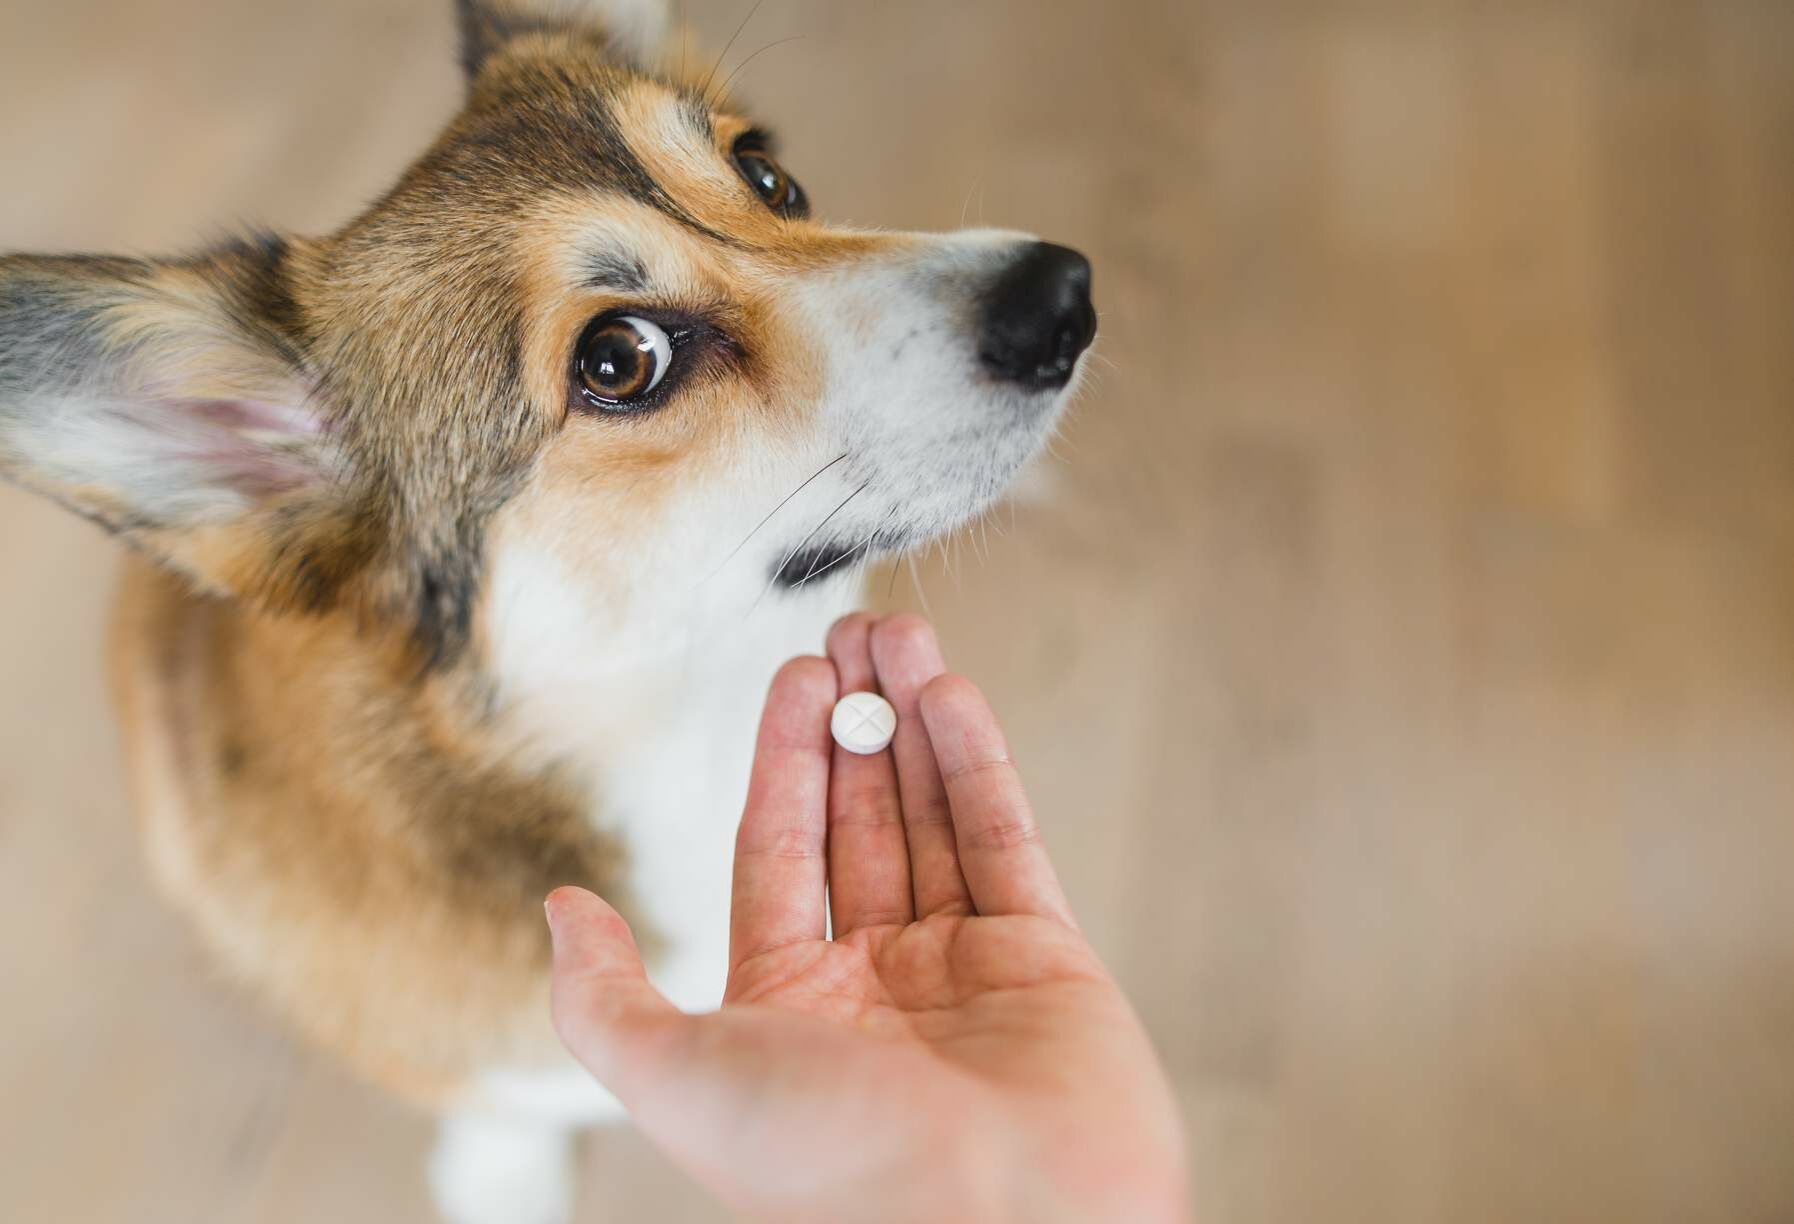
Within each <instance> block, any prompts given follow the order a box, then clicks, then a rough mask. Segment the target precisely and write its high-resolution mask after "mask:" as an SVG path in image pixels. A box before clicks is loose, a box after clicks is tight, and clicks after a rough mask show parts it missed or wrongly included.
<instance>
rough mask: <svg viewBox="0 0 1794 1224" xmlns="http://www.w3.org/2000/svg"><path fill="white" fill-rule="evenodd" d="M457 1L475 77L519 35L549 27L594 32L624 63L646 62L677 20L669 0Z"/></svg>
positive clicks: (465, 54)
mask: <svg viewBox="0 0 1794 1224" xmlns="http://www.w3.org/2000/svg"><path fill="white" fill-rule="evenodd" d="M455 7H456V9H457V11H458V12H459V14H460V18H461V62H462V65H463V66H464V67H465V68H466V69H467V75H468V78H469V79H470V80H471V79H472V78H474V77H477V76H479V74H480V69H481V68H483V67H484V66H485V64H486V61H487V60H488V59H490V58H491V57H492V56H493V55H494V54H495V53H496V52H498V51H500V50H502V49H503V47H504V45H505V44H506V43H508V42H510V41H511V40H512V39H513V38H517V37H520V36H522V35H524V34H539V33H543V32H560V33H576V34H586V35H590V36H592V37H594V38H596V39H599V40H601V41H602V42H603V43H604V45H605V47H606V49H607V50H608V51H609V52H610V54H612V55H613V56H615V57H616V58H617V59H618V60H620V61H622V62H623V63H626V64H629V65H631V66H633V67H637V68H642V67H646V66H648V65H649V64H651V63H652V62H653V60H654V57H655V56H656V55H657V54H658V53H659V51H660V49H661V47H662V46H663V45H664V43H665V42H666V37H667V30H668V28H669V26H670V24H671V16H670V14H669V13H668V10H667V3H666V0H455Z"/></svg>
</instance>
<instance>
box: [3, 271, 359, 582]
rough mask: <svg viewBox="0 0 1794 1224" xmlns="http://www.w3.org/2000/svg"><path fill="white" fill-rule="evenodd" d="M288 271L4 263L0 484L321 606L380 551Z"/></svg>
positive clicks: (178, 562) (190, 565)
mask: <svg viewBox="0 0 1794 1224" xmlns="http://www.w3.org/2000/svg"><path fill="white" fill-rule="evenodd" d="M286 262H287V246H286V244H285V243H283V242H281V241H279V240H277V239H265V240H260V241H257V242H245V243H239V244H236V245H233V246H231V247H229V248H226V249H223V250H220V251H217V252H214V253H212V254H210V255H207V256H205V257H203V258H198V259H192V260H183V261H178V262H168V263H151V262H147V261H139V260H129V259H97V258H40V257H31V256H17V257H8V258H0V475H4V476H6V477H8V478H10V479H12V480H14V481H16V482H18V483H19V484H21V485H24V486H26V487H28V488H31V489H33V490H36V491H37V492H40V493H43V494H44V495H46V496H48V497H50V498H52V499H54V500H56V501H58V502H60V503H62V504H63V505H65V506H67V507H69V508H70V509H72V510H74V511H76V512H77V513H79V514H82V515H84V516H86V517H87V518H90V519H93V520H94V521H96V522H98V523H100V524H101V525H103V526H104V527H106V528H107V529H109V530H111V531H113V532H116V533H118V534H119V535H121V536H123V537H124V538H126V539H127V540H128V541H130V542H131V543H132V544H134V545H136V546H137V547H139V548H141V549H143V550H145V551H147V552H149V553H152V554H154V555H156V556H157V557H159V558H161V559H162V560H164V561H165V562H167V563H170V564H172V565H173V566H175V567H176V568H178V569H181V570H184V571H185V572H187V573H188V574H189V575H191V576H193V577H194V578H196V579H198V580H199V581H200V582H201V583H203V584H204V585H206V586H208V587H209V588H211V589H214V590H217V591H222V592H227V593H231V594H235V595H239V596H243V597H247V598H251V599H256V600H258V601H262V602H266V603H269V604H272V605H276V606H294V605H306V606H320V605H322V604H324V603H327V602H329V600H330V599H331V598H332V597H333V596H334V595H335V594H336V593H337V591H338V589H339V588H340V587H341V585H342V584H343V583H344V582H345V581H346V580H347V579H348V578H349V577H350V576H352V575H353V573H355V572H358V571H359V570H360V569H361V568H362V567H363V565H364V564H365V563H366V561H367V560H368V559H369V557H370V556H371V555H372V551H373V550H372V547H371V544H370V543H369V542H368V541H366V540H364V539H363V538H362V537H363V536H364V535H365V534H366V532H367V531H368V526H367V522H368V520H367V518H366V516H364V515H357V514H356V513H354V511H353V509H352V498H351V495H350V489H351V487H352V485H353V481H352V473H350V472H349V471H348V470H347V465H346V461H345V459H344V457H343V456H342V455H341V454H340V453H339V452H338V450H337V448H336V447H335V446H334V445H333V442H332V437H333V431H332V429H331V425H330V420H329V416H328V413H327V412H326V411H325V407H324V403H323V400H322V398H321V395H320V389H319V388H318V387H317V386H316V385H315V384H314V383H313V381H312V380H311V379H310V378H309V377H308V375H307V372H306V362H305V357H304V344H305V340H304V326H303V324H302V323H301V321H300V319H299V317H298V316H299V312H298V309H297V307H296V306H295V305H294V302H293V298H292V295H291V293H290V291H289V289H288V281H287V277H286V270H285V265H286Z"/></svg>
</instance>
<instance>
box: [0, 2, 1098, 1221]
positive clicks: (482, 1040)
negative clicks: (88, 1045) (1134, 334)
mask: <svg viewBox="0 0 1794 1224" xmlns="http://www.w3.org/2000/svg"><path fill="white" fill-rule="evenodd" d="M458 7H459V20H460V24H461V30H462V37H463V41H462V45H463V53H464V60H465V66H466V70H467V82H468V89H467V96H466V103H465V106H464V108H463V109H462V111H461V112H460V114H459V115H458V116H456V117H455V118H454V119H453V121H452V122H451V123H450V124H449V125H448V127H447V129H446V130H445V131H444V132H443V133H442V135H441V137H440V138H439V139H438V140H437V141H436V142H435V143H434V144H433V145H432V146H431V147H430V148H429V149H427V150H426V151H425V152H424V153H423V155H422V156H421V157H420V158H419V160H417V162H416V163H415V164H413V165H412V166H411V167H410V168H409V169H408V170H406V171H405V173H404V175H403V176H402V177H401V178H400V179H399V181H398V184H397V185H396V186H395V187H393V188H392V190H391V191H389V192H388V193H387V194H386V195H385V196H384V197H382V198H381V199H379V200H378V201H377V202H376V203H374V204H373V205H372V206H371V207H370V208H368V209H367V211H366V212H365V213H363V214H362V215H361V216H359V217H357V218H356V219H355V220H353V221H351V222H350V223H349V224H348V225H347V226H345V227H344V228H343V229H342V230H341V231H340V232H338V233H335V234H332V235H330V236H329V237H324V238H300V237H281V236H276V235H273V234H257V235H255V236H252V237H248V238H245V239H242V240H239V241H234V242H231V243H229V244H227V245H223V246H220V247H218V248H216V249H211V250H207V251H205V252H203V253H200V254H196V255H191V256H187V257H182V258H176V259H169V260H164V261H152V260H144V259H135V258H103V257H93V256H72V257H70V256H60V257H48V256H31V255H19V256H8V257H5V258H0V474H4V475H5V476H6V477H7V478H9V479H10V480H12V481H14V482H16V483H18V484H19V485H22V486H24V487H27V488H29V489H31V490H34V491H36V492H38V493H41V494H42V495H44V496H46V497H49V498H52V499H54V500H55V501H56V502H58V503H60V504H61V505H63V506H65V507H67V508H68V509H69V510H71V511H73V512H74V513H76V514H79V515H82V516H84V517H86V518H88V519H90V520H92V521H93V522H94V523H96V524H98V525H99V526H100V527H102V528H103V529H105V530H106V531H108V532H110V533H112V534H114V535H116V536H117V537H118V538H119V539H120V540H121V541H123V542H124V543H125V544H126V545H128V547H129V555H128V558H127V562H126V565H127V572H126V575H125V578H124V580H123V583H122V589H121V593H120V600H119V606H118V613H117V617H116V621H115V632H114V638H113V652H114V660H115V661H114V675H115V681H116V692H117V701H118V706H119V710H120V715H121V718H122V720H123V724H124V728H125V743H126V748H127V754H128V760H129V768H130V775H131V779H132V790H133V799H134V802H135V804H136V806H137V808H138V811H139V813H140V817H141V825H142V833H143V838H144V842H145V846H146V857H147V859H148V861H149V862H150V864H151V866H152V869H153V871H154V873H155V875H156V876H157V877H158V880H159V882H160V884H161V885H162V887H163V889H164V890H165V892H166V893H167V895H168V897H169V898H171V900H172V902H173V903H174V904H175V905H176V906H177V907H178V908H179V909H180V910H181V911H183V912H184V913H185V914H186V915H187V916H188V917H189V918H190V919H191V921H192V923H193V925H194V927H195V928H196V930H197V931H198V932H199V935H200V936H201V938H202V939H203V941H204V943H205V944H206V945H207V946H208V948H209V950H210V951H211V953H212V954H214V956H215V957H216V959H217V960H218V961H219V962H220V964H221V965H222V966H224V967H225V969H226V970H227V971H228V972H229V973H230V974H231V975H232V976H233V977H234V978H236V979H238V980H240V981H241V982H242V983H244V984H245V985H246V986H247V987H249V988H250V989H251V990H253V991H254V992H255V993H256V994H257V995H259V996H260V997H261V998H262V999H263V1000H265V1002H266V1003H267V1004H268V1005H269V1006H270V1007H271V1008H272V1009H273V1010H274V1011H275V1012H276V1013H278V1014H279V1015H280V1016H281V1017H283V1018H284V1019H285V1021H286V1022H287V1023H288V1024H289V1025H290V1026H291V1027H293V1028H294V1029H295V1030H297V1031H298V1032H299V1033H300V1034H301V1035H303V1037H305V1038H306V1039H308V1040H309V1041H310V1042H312V1043H314V1044H316V1045H317V1046H320V1047H322V1048H324V1049H326V1050H328V1051H331V1052H333V1053H334V1054H335V1055H336V1056H337V1057H339V1058H341V1059H343V1060H345V1061H346V1062H347V1063H348V1064H350V1065H351V1066H352V1067H353V1068H355V1069H356V1070H357V1071H359V1072H360V1073H361V1074H363V1075H364V1076H366V1077H368V1078H370V1079H372V1080H373V1081H375V1082H376V1083H378V1084H380V1085H383V1086H385V1087H386V1088H388V1089H390V1090H391V1091H393V1092H395V1093H398V1094H401V1095H403V1096H405V1097H408V1098H410V1099H412V1100H415V1101H418V1102H421V1103H422V1104H424V1105H425V1106H427V1107H428V1108H430V1109H433V1110H435V1111H438V1112H440V1114H441V1115H442V1127H441V1133H440V1137H439V1140H438V1143H437V1147H436V1149H435V1152H434V1155H433V1156H432V1159H431V1163H430V1170H429V1176H430V1181H431V1186H432V1190H433V1193H434V1195H435V1197H436V1200H437V1202H438V1204H439V1206H440V1209H441V1210H442V1212H443V1214H444V1215H445V1216H446V1217H447V1218H448V1219H450V1220H454V1221H466V1222H470V1224H488V1222H498V1221H505V1222H507V1224H550V1222H552V1221H560V1220H563V1219H565V1218H566V1216H567V1213H568V1211H569V1210H570V1203H571V1195H572V1185H571V1171H570V1170H571V1161H570V1158H571V1153H572V1139H573V1136H574V1135H575V1134H576V1132H577V1130H578V1128H581V1127H584V1126H589V1125H592V1124H594V1123H598V1122H602V1121H605V1120H607V1119H610V1118H613V1117H615V1116H616V1115H617V1113H618V1110H617V1106H616V1104H615V1102H614V1101H613V1100H612V1099H611V1098H609V1097H608V1096H607V1095H606V1094H605V1093H604V1092H603V1091H602V1089H600V1088H599V1087H597V1086H596V1085H594V1084H593V1083H592V1082H591V1081H590V1080H589V1078H588V1077H586V1076H585V1074H584V1073H583V1072H580V1071H578V1070H577V1069H576V1068H575V1067H574V1065H573V1063H572V1062H571V1060H570V1059H568V1058H567V1057H566V1056H565V1055H564V1053H563V1052H562V1051H561V1048H560V1046H559V1043H558V1042H557V1041H556V1039H555V1036H554V1034H553V1032H552V1030H551V1028H550V1025H549V1018H548V968H549V956H548V944H547V936H546V929H545V926H544V923H543V919H542V900H543V897H544V896H545V895H546V894H547V893H548V892H549V891H550V890H551V889H553V888H554V887H556V886H558V885H562V884H569V883H573V884H580V885H584V886H586V887H588V888H591V889H593V890H594V891H596V892H598V893H600V894H601V895H603V896H604V897H606V898H607V899H609V900H610V901H612V902H613V903H615V904H616V905H617V906H618V907H619V908H620V909H622V910H623V911H624V912H625V914H626V915H628V917H629V918H630V920H631V923H632V925H633V926H634V929H635V930H636V932H637V933H638V935H639V936H640V937H641V939H642V942H643V946H644V951H645V952H646V953H647V954H648V957H649V962H650V965H651V967H652V972H653V974H654V976H655V978H656V980H657V982H658V984H659V985H660V986H661V987H662V989H664V990H665V991H666V992H667V993H668V994H669V995H670V996H671V997H672V998H674V999H675V1000H676V1001H677V1002H679V1003H680V1004H681V1005H682V1006H685V1007H688V1008H693V1009H697V1008H708V1007H713V1006H715V1005H716V1004H717V1002H718V1000H719V998H720V994H721V989H722V984H723V978H724V972H725V967H726V952H727V948H726V942H727V927H728V923H727V913H728V906H729V888H730V863H731V850H732V842H733V834H734V827H735V822H736V820H737V818H738V815H739V812H740V805H741V798H742V794H743V792H744V786H745V782H746V777H747V767H748V759H749V753H750V750H751V746H752V739H753V732H754V725H755V720H756V715H757V711H758V708H759V703H760V701H761V699H762V696H763V694H764V691H765V686H766V684H767V682H768V680H769V678H770V677H771V675H772V673H773V671H774V670H775V668H776V667H777V665H778V664H779V663H780V662H781V661H783V660H784V659H786V658H788V657H790V656H791V655H793V654H796V653H800V652H802V651H804V650H813V649H814V648H815V646H816V645H817V644H818V643H819V642H820V641H821V640H822V637H823V634H824V632H825V630H826V627H827V626H828V624H829V623H830V622H831V621H832V620H833V619H834V618H836V617H837V616H838V615H840V614H841V613H843V612H844V611H845V610H847V609H848V608H849V607H850V606H851V605H852V604H853V603H854V602H855V596H856V593H857V585H858V584H857V581H856V578H855V576H856V575H857V574H859V573H861V572H862V569H863V567H864V566H865V565H866V564H867V563H868V562H869V561H872V560H876V559H879V558H886V557H890V556H893V555H895V554H898V553H900V552H901V551H903V550H905V549H909V548H912V547H914V546H916V545H919V544H923V543H926V542H928V541H931V540H933V539H936V538H939V537H941V536H942V535H943V534H945V533H949V532H952V531H954V530H956V529H957V528H958V527H960V526H961V525H963V524H965V523H966V522H968V521H969V520H971V519H972V518H974V517H975V516H977V515H979V514H980V513H982V512H983V511H984V510H985V509H986V508H987V507H989V506H990V505H991V504H992V503H993V501H994V500H995V499H997V498H998V497H1000V496H1001V495H1002V494H1003V492H1004V491H1005V489H1006V487H1007V486H1008V485H1009V484H1010V482H1011V481H1012V480H1013V478H1014V477H1015V476H1016V475H1017V474H1018V472H1019V471H1020V470H1021V468H1022V467H1023V465H1024V464H1025V463H1027V462H1028V461H1029V460H1030V458H1031V457H1033V456H1034V455H1035V453H1036V451H1037V450H1038V449H1040V448H1041V447H1042V446H1043V444H1044V442H1045V441H1046V439H1047V438H1048V435H1049V433H1050V432H1051V430H1052V429H1053V427H1054V424H1055V422H1056V420H1057V418H1058V417H1059V415H1060V413H1061V411H1062V409H1063V407H1064V405H1065V403H1066V400H1067V398H1068V396H1069V395H1070V394H1071V393H1072V391H1073V389H1074V386H1075V384H1076V382H1077V381H1078V377H1079V375H1080V373H1081V370H1082V366H1083V354H1084V353H1085V351H1086V350H1087V349H1088V348H1089V346H1090V344H1091V342H1092V340H1093V338H1094V334H1095V329H1096V315H1095V311H1094V309H1093V307H1092V304H1091V293H1090V281H1091V272H1090V265H1089V264H1088V262H1087V261H1086V260H1085V259H1084V257H1083V256H1081V255H1079V254H1077V253H1076V252H1074V251H1071V250H1068V249H1066V248H1064V247H1059V246H1054V245H1050V244H1047V243H1043V242H1040V241H1038V240H1036V239H1034V238H1033V237H1031V236H1028V235H1023V234H1018V233H1010V232H997V231H990V230H979V231H969V232H958V233H952V234H941V235H924V234H914V233H889V232H875V231H869V230H862V229H844V228H837V227H832V226H829V225H826V224H824V223H822V222H820V221H818V220H816V219H814V218H813V217H812V216H811V212H810V203H809V200H808V198H807V196H806V195H805V193H804V190H803V188H802V187H801V186H800V185H799V183H798V180H797V179H796V178H794V177H793V176H792V174H791V173H790V172H789V171H788V170H787V169H786V168H785V167H784V165H782V164H781V162H780V161H779V159H778V156H777V153H776V145H775V142H774V140H773V138H772V137H771V136H770V135H769V134H768V132H767V131H766V129H764V128H762V127H760V126H757V125H756V124H755V123H754V122H753V121H751V120H750V119H749V118H748V117H747V116H746V115H744V114H742V113H740V112H739V111H738V110H737V109H736V108H735V107H734V106H733V105H731V104H729V103H727V102H726V101H724V100H723V99H720V98H718V97H716V96H713V95H712V94H711V93H710V92H709V90H708V89H707V87H706V84H705V83H704V82H701V81H696V80H685V79H682V78H681V77H680V75H679V74H677V73H673V72H671V71H670V70H667V69H663V68H662V67H661V66H660V60H659V58H658V56H657V51H658V48H659V47H660V46H662V45H663V41H664V39H665V36H666V34H667V27H668V26H669V24H670V22H669V17H668V14H667V12H666V10H665V7H664V5H663V4H662V3H660V2H659V0H460V3H459V6H458Z"/></svg>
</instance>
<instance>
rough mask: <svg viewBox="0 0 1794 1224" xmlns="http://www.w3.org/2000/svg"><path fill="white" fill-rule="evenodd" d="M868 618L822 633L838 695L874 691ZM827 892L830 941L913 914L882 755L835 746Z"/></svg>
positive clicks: (905, 851)
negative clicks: (837, 682) (837, 679)
mask: <svg viewBox="0 0 1794 1224" xmlns="http://www.w3.org/2000/svg"><path fill="white" fill-rule="evenodd" d="M874 623H876V618H875V617H873V616H871V615H869V614H868V613H865V612H856V613H854V614H853V615H852V616H846V617H843V618H841V619H840V620H838V621H836V622H835V626H834V628H832V629H830V630H829V634H828V656H829V658H830V659H832V660H834V664H835V674H836V675H837V676H839V677H840V684H841V692H842V693H843V694H847V693H876V692H877V691H878V681H877V677H876V676H875V675H874V673H873V668H872V645H871V642H872V626H873V624H874ZM828 896H829V913H830V914H831V915H832V916H833V918H834V931H835V938H836V939H839V938H841V937H842V936H843V935H846V934H847V933H849V932H850V931H853V930H855V929H857V928H859V927H865V926H883V925H887V924H891V923H897V924H908V923H910V922H912V921H914V919H915V910H914V908H913V906H912V903H911V899H910V885H909V843H908V842H907V840H906V839H905V837H904V832H903V808H902V805H901V804H900V803H899V802H898V799H897V767H896V765H895V764H894V763H893V762H892V759H891V754H890V753H888V752H876V753H873V754H872V755H871V756H861V755H860V754H859V753H857V752H849V751H847V749H845V748H843V747H841V746H840V745H838V744H837V745H836V746H835V754H834V768H833V769H832V771H831V772H830V775H829V798H828Z"/></svg>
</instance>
